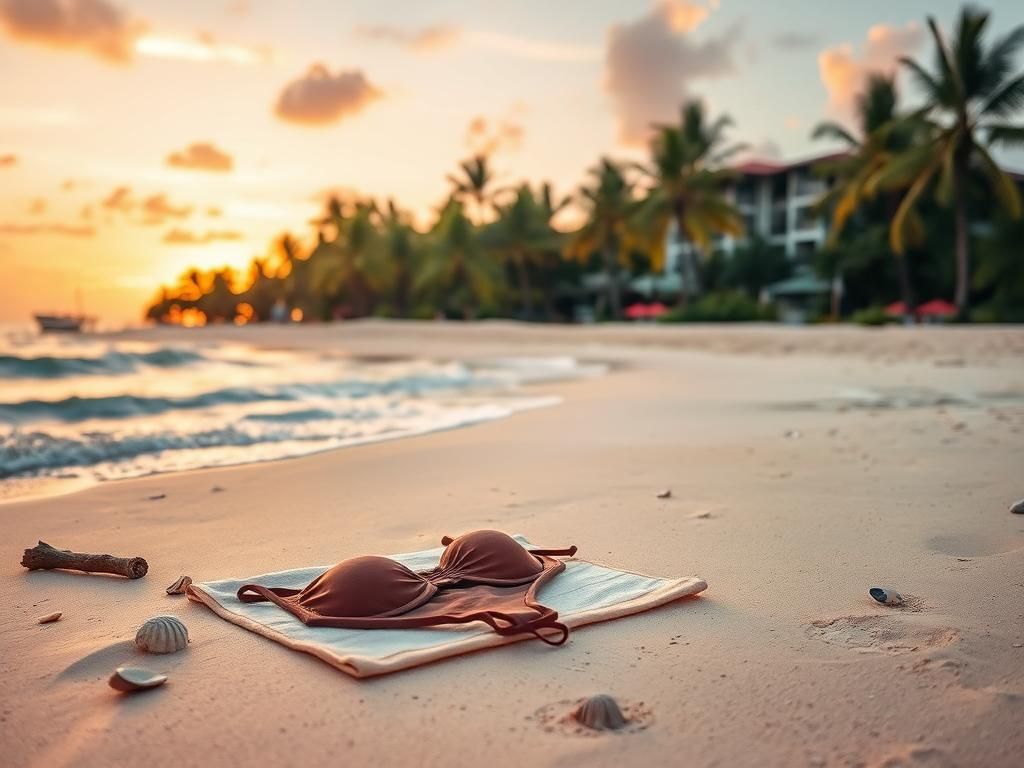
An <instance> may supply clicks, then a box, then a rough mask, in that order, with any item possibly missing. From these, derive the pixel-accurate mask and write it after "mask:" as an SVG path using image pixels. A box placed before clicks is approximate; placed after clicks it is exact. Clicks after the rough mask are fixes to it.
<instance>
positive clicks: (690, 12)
mask: <svg viewBox="0 0 1024 768" xmlns="http://www.w3.org/2000/svg"><path fill="white" fill-rule="evenodd" d="M710 12H711V8H710V7H707V6H703V5H698V4H696V3H693V2H689V1H687V0H661V2H658V3H657V4H656V5H655V7H654V8H653V9H652V10H651V11H650V13H648V14H647V15H646V16H644V17H642V18H640V19H638V20H636V21H633V22H630V23H627V24H616V25H615V26H613V27H612V28H611V29H610V30H609V32H608V40H607V45H606V48H605V82H604V84H605V90H606V91H607V92H608V94H609V96H610V97H611V100H612V107H613V111H614V112H615V115H616V116H617V118H618V133H619V139H620V141H622V142H624V143H629V144H636V143H640V142H642V141H643V140H644V139H645V138H647V136H648V132H649V130H650V124H651V123H652V122H654V121H663V120H670V119H674V118H675V117H676V115H677V114H678V111H679V107H680V105H681V104H682V103H683V102H684V101H685V100H686V99H688V98H691V94H690V84H691V82H692V81H693V80H696V79H699V78H716V77H723V76H726V75H729V74H732V73H733V71H734V63H733V56H734V47H735V45H736V44H737V43H738V42H739V40H740V37H741V36H740V29H739V27H736V26H733V27H731V28H729V29H727V30H725V31H724V32H723V33H722V35H721V36H719V37H710V38H707V39H706V40H704V41H703V42H696V41H694V40H693V39H692V36H691V34H692V33H693V32H694V31H695V30H696V29H697V27H698V26H700V24H701V23H702V22H703V21H704V20H705V19H706V18H707V17H708V15H709V13H710Z"/></svg>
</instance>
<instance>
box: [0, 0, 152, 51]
mask: <svg viewBox="0 0 1024 768" xmlns="http://www.w3.org/2000/svg"><path fill="white" fill-rule="evenodd" d="M0 24H2V25H3V26H4V28H5V29H6V30H7V34H8V35H10V36H11V37H12V38H13V39H15V40H19V41H21V42H25V43H31V44H35V45H45V46H49V47H51V48H61V49H64V50H69V51H81V52H84V53H89V54H92V55H93V56H98V57H99V58H101V59H106V60H107V61H112V62H117V63H124V62H127V61H129V60H130V59H131V58H132V53H133V51H134V49H135V41H136V39H137V38H138V37H139V35H140V34H142V30H143V25H142V24H141V23H139V22H137V21H133V20H130V19H129V18H128V17H127V16H126V15H125V13H124V12H123V11H122V10H121V9H119V8H117V7H116V6H114V5H111V4H110V3H108V2H107V0H0Z"/></svg>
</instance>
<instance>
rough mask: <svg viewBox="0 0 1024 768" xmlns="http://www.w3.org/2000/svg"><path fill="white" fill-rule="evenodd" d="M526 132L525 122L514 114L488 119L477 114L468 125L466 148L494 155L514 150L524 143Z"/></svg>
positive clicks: (475, 153)
mask: <svg viewBox="0 0 1024 768" xmlns="http://www.w3.org/2000/svg"><path fill="white" fill-rule="evenodd" d="M525 133H526V131H525V129H524V128H523V124H522V123H521V122H519V121H518V120H517V119H516V118H515V117H514V116H512V117H503V118H499V119H497V120H488V119H487V118H486V117H484V116H483V115H477V116H476V117H474V118H473V119H472V120H470V121H469V125H468V126H466V140H465V141H466V148H467V149H469V151H470V152H472V153H473V154H474V155H493V154H494V153H495V152H500V151H503V150H508V151H512V152H514V151H515V150H517V149H519V147H520V146H521V145H522V143H523V135H524V134H525Z"/></svg>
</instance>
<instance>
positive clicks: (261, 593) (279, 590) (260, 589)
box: [236, 584, 302, 605]
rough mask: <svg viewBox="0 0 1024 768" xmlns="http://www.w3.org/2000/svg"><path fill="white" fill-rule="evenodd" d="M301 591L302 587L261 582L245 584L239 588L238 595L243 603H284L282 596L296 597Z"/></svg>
mask: <svg viewBox="0 0 1024 768" xmlns="http://www.w3.org/2000/svg"><path fill="white" fill-rule="evenodd" d="M301 591H302V590H301V589H288V588H287V587H264V586H262V585H260V584H243V585H242V586H241V587H239V588H238V592H237V593H236V597H238V599H239V600H241V601H242V602H243V603H262V602H271V603H274V604H275V605H282V604H283V603H284V600H282V599H281V598H284V597H294V596H295V595H297V594H299V592H301ZM252 593H255V594H252Z"/></svg>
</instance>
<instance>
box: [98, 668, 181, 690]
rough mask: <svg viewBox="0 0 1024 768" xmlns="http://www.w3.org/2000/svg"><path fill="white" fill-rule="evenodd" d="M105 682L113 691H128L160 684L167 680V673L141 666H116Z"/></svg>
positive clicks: (154, 686) (145, 688)
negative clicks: (163, 673) (151, 670)
mask: <svg viewBox="0 0 1024 768" xmlns="http://www.w3.org/2000/svg"><path fill="white" fill-rule="evenodd" d="M107 682H108V683H109V684H110V687H111V688H113V689H114V690H115V691H122V692H124V693H130V692H132V691H144V690H147V689H148V688H156V687H157V686H161V685H163V684H164V683H166V682H167V675H161V674H158V673H157V672H150V671H149V670H148V669H142V668H141V667H118V668H117V669H115V670H114V674H112V675H111V676H110V680H108V681H107Z"/></svg>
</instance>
